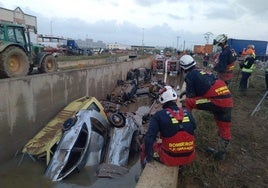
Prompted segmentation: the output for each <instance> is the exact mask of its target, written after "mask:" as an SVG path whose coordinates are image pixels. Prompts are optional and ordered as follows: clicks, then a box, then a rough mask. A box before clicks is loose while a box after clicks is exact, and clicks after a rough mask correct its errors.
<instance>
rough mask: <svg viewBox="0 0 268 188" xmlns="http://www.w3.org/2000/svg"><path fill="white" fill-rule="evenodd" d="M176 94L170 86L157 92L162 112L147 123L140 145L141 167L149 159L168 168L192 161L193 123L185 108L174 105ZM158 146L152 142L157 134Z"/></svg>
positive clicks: (194, 125)
mask: <svg viewBox="0 0 268 188" xmlns="http://www.w3.org/2000/svg"><path fill="white" fill-rule="evenodd" d="M176 100H177V94H176V92H175V90H174V89H173V88H172V87H171V86H164V88H163V89H162V90H160V96H159V101H160V103H161V104H162V105H163V106H162V108H163V109H162V110H160V111H158V112H156V113H155V114H154V115H153V116H152V118H151V120H150V124H149V127H148V130H147V132H146V134H145V137H144V144H143V145H142V153H141V163H142V167H143V168H144V167H145V164H146V163H147V162H150V161H152V160H153V159H155V160H157V161H159V162H161V163H164V164H165V165H168V166H180V165H186V164H189V163H191V162H192V161H193V160H194V158H195V143H194V130H195V128H196V124H195V120H194V118H193V116H192V114H191V113H190V111H188V110H187V109H186V108H179V107H178V106H177V104H176ZM159 132H160V138H161V140H162V142H160V143H159V142H156V139H157V136H158V133H159Z"/></svg>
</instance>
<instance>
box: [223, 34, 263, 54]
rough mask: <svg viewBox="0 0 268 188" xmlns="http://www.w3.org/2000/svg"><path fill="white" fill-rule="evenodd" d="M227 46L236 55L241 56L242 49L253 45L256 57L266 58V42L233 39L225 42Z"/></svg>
mask: <svg viewBox="0 0 268 188" xmlns="http://www.w3.org/2000/svg"><path fill="white" fill-rule="evenodd" d="M227 44H228V45H229V46H230V47H231V48H233V49H234V50H235V51H236V53H237V54H241V53H242V52H243V49H244V48H247V46H248V45H254V47H255V54H256V56H266V55H267V54H266V50H267V41H260V40H246V39H233V38H230V39H228V40H227Z"/></svg>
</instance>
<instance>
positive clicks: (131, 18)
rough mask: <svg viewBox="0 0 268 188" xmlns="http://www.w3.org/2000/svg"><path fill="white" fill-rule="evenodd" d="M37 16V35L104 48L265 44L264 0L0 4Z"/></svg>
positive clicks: (19, 0)
mask: <svg viewBox="0 0 268 188" xmlns="http://www.w3.org/2000/svg"><path fill="white" fill-rule="evenodd" d="M0 6H1V7H3V8H6V9H11V10H14V9H15V8H16V7H20V8H21V9H22V11H23V12H24V13H25V14H30V15H34V16H36V17H37V25H38V33H39V34H53V35H56V36H63V37H66V38H73V39H85V38H91V39H93V40H94V41H98V40H101V41H103V42H105V43H106V44H109V43H115V42H117V43H121V44H128V45H142V43H143V44H144V45H147V46H163V47H175V48H177V45H178V48H179V49H182V47H183V43H184V41H185V47H187V48H192V47H193V45H196V44H205V43H206V40H205V37H204V34H205V33H211V34H209V43H212V40H213V38H215V37H216V36H217V35H218V34H221V33H224V34H227V36H228V37H230V38H236V39H252V40H265V41H268V20H267V18H268V1H267V0H191V1H190V0H75V1H73V0H5V1H0Z"/></svg>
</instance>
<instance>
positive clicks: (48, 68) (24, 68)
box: [0, 22, 58, 78]
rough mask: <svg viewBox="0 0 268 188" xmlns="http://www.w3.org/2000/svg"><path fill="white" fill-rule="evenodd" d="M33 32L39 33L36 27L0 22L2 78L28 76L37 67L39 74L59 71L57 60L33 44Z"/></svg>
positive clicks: (42, 48)
mask: <svg viewBox="0 0 268 188" xmlns="http://www.w3.org/2000/svg"><path fill="white" fill-rule="evenodd" d="M31 31H34V32H35V33H36V32H37V31H36V28H34V27H30V26H26V25H20V24H16V23H9V22H0V78H9V77H21V76H26V75H28V74H30V73H31V72H32V71H33V69H34V68H35V67H36V68H37V69H38V71H39V73H50V72H55V71H57V69H58V65H57V62H56V58H55V57H54V56H53V54H52V53H48V52H45V51H44V46H42V45H38V44H33V43H32V42H31V39H30V32H31Z"/></svg>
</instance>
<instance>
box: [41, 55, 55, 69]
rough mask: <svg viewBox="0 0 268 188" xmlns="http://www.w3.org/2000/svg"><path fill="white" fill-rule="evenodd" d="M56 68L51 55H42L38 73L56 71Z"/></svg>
mask: <svg viewBox="0 0 268 188" xmlns="http://www.w3.org/2000/svg"><path fill="white" fill-rule="evenodd" d="M57 70H58V64H57V62H56V59H55V57H54V56H53V55H47V56H45V57H44V59H43V61H42V62H41V66H40V68H39V72H40V73H50V72H56V71H57Z"/></svg>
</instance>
